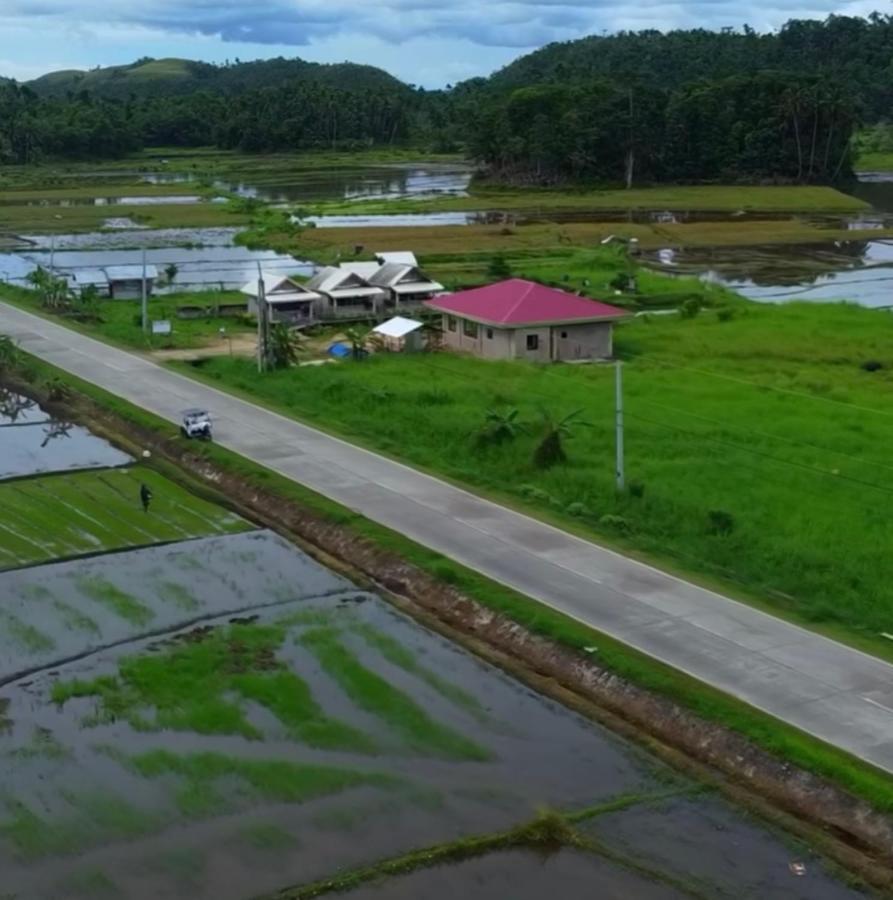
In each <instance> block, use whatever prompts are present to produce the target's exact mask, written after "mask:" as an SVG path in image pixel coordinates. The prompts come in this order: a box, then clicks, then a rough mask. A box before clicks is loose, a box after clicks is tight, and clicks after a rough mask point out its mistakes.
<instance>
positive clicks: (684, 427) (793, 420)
mask: <svg viewBox="0 0 893 900" xmlns="http://www.w3.org/2000/svg"><path fill="white" fill-rule="evenodd" d="M731 309H732V312H731V313H729V312H725V313H723V315H722V318H721V317H720V315H719V314H718V313H717V312H715V311H705V312H703V313H702V314H701V315H700V316H699V317H698V318H695V319H692V320H687V319H680V318H677V317H655V318H654V319H653V320H651V321H643V320H638V321H636V322H634V323H630V324H628V325H625V326H623V327H622V328H621V329H620V330H619V335H618V338H617V348H618V351H619V352H620V354H621V355H622V356H623V357H624V358H626V359H627V363H626V367H625V378H626V402H627V426H626V446H627V456H626V463H627V474H628V478H629V480H630V482H631V483H632V484H633V490H632V491H628V492H627V493H625V494H623V495H620V496H618V495H617V494H616V493H615V491H614V487H613V472H614V432H613V419H612V416H613V391H614V385H613V377H614V376H613V371H612V370H611V369H610V368H608V367H605V366H597V365H596V366H563V367H539V366H533V365H528V364H525V363H511V362H505V363H496V362H483V361H479V360H475V359H470V358H462V357H457V356H452V355H449V354H439V355H435V356H430V355H424V356H416V357H408V356H407V357H404V356H384V355H383V356H379V357H377V358H373V359H372V360H370V361H368V362H365V363H348V364H343V365H337V366H321V367H302V368H301V369H299V370H292V371H287V372H278V373H273V374H269V375H267V376H265V377H263V378H259V377H258V375H257V373H256V372H255V371H254V369H253V365H252V364H251V362H250V361H241V360H230V359H216V360H213V361H209V362H208V363H207V364H206V365H205V366H204V367H203V368H202V370H201V371H202V377H208V378H210V379H212V380H215V381H217V382H219V383H221V384H222V385H226V386H229V387H232V388H234V389H236V390H237V391H240V392H244V393H246V394H251V395H252V396H254V397H257V398H259V399H260V400H261V401H263V402H266V403H269V404H270V405H272V406H274V407H276V408H278V409H281V410H283V411H285V412H287V413H291V414H293V415H295V416H297V417H299V418H302V419H306V420H308V421H311V422H315V423H318V424H320V425H322V426H324V427H326V428H328V429H331V430H333V431H336V432H338V433H340V434H343V435H345V436H347V437H348V438H350V439H353V440H355V441H356V442H358V443H362V444H365V445H367V446H370V447H374V448H376V449H379V450H382V451H384V452H386V453H388V454H390V455H392V456H395V457H399V458H402V459H406V460H408V461H410V462H413V463H415V464H417V465H419V466H421V467H423V468H425V469H428V470H431V471H434V472H439V473H442V474H445V475H447V476H449V477H451V478H453V479H455V480H457V481H460V482H463V483H466V484H471V485H474V486H476V487H478V488H480V489H482V490H484V491H485V492H490V493H493V494H496V495H499V496H504V497H508V498H510V499H511V500H513V501H514V502H516V503H518V504H522V505H527V506H529V507H531V508H533V509H535V510H538V511H539V512H541V513H542V514H546V515H548V516H551V517H557V518H559V519H560V520H563V521H565V522H568V523H570V522H573V523H574V526H575V527H577V528H582V529H584V530H588V531H590V532H591V533H593V534H596V535H598V534H602V535H606V536H609V537H610V538H611V539H613V540H614V541H616V542H618V543H619V544H620V545H622V546H627V547H629V548H631V549H638V550H642V551H645V552H647V553H648V554H650V555H652V556H655V557H657V558H662V559H668V560H675V561H676V562H677V564H678V566H679V567H681V568H687V569H689V570H691V571H694V572H702V573H705V574H707V575H709V576H712V577H714V578H718V579H719V580H721V581H726V582H731V583H735V584H737V585H740V586H742V587H744V588H745V589H746V590H747V591H748V592H751V593H753V594H755V595H759V596H761V597H763V598H765V602H766V603H767V604H769V605H770V606H771V607H772V608H773V609H776V610H778V611H780V612H783V613H785V614H788V615H792V616H794V617H796V618H799V619H801V620H808V621H812V622H816V623H822V624H823V625H826V626H828V627H829V628H831V629H835V628H836V629H838V630H841V631H846V632H849V633H850V634H854V635H861V636H863V637H865V636H869V637H874V638H876V637H877V634H878V632H883V631H893V584H891V582H890V580H889V579H888V578H886V576H885V574H884V573H885V570H886V561H887V558H888V551H889V547H890V544H891V541H893V522H891V520H890V517H889V516H888V515H887V513H886V510H887V509H888V507H889V501H890V496H891V493H893V466H891V464H890V463H889V460H888V459H887V453H886V447H888V446H889V444H890V442H891V440H893V417H891V415H890V413H889V411H888V408H889V400H890V399H891V397H893V322H891V320H890V319H889V318H888V314H886V313H883V312H874V311H870V310H865V309H861V308H857V307H851V306H843V305H840V306H837V305H816V304H791V305H785V306H758V305H755V304H746V303H738V304H736V305H735V306H734V307H731ZM728 315H732V316H733V318H731V320H727V319H726V317H727V316H728ZM724 319H725V320H724ZM869 361H875V362H878V363H880V364H881V365H882V367H883V368H881V369H880V370H879V371H875V372H868V371H865V370H863V369H862V368H861V364H862V363H865V362H869ZM193 371H195V370H193ZM489 408H497V409H501V410H509V409H512V408H517V409H518V410H519V417H520V419H521V420H523V421H524V422H527V423H530V433H528V434H523V435H521V436H519V437H518V438H517V439H516V440H514V441H510V442H507V443H505V444H503V445H501V446H496V447H486V448H479V447H477V446H476V444H475V437H474V436H475V433H476V432H477V431H478V430H479V429H480V427H481V425H482V424H483V421H484V416H485V413H486V411H487V410H488V409H489ZM541 409H545V410H547V411H549V412H551V413H552V414H554V415H558V416H562V415H565V414H568V413H571V412H573V411H575V410H580V414H579V419H581V420H584V421H585V422H587V423H589V427H579V428H577V429H576V431H575V433H574V435H573V436H572V437H571V439H570V440H568V441H567V443H566V448H567V452H568V456H569V461H568V462H567V463H566V464H563V465H557V466H555V467H554V468H552V469H550V470H548V471H543V470H540V469H537V468H536V467H535V466H534V465H533V462H532V456H533V450H534V447H535V445H536V443H537V441H538V434H539V432H538V430H537V429H538V428H539V426H538V425H537V421H538V417H539V413H540V410H541ZM879 643H880V644H883V641H879Z"/></svg>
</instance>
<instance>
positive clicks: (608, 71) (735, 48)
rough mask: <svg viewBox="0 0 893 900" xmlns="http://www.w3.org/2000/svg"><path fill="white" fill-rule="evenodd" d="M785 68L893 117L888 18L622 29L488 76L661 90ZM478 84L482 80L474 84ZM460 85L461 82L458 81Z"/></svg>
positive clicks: (891, 23)
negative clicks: (756, 27) (626, 83)
mask: <svg viewBox="0 0 893 900" xmlns="http://www.w3.org/2000/svg"><path fill="white" fill-rule="evenodd" d="M766 71H785V72H791V73H798V74H800V75H827V77H828V78H829V79H830V80H831V81H832V83H834V84H837V85H840V86H844V87H846V89H847V90H849V91H850V92H852V93H853V94H854V96H855V97H856V99H857V100H858V102H859V104H860V112H861V113H862V115H863V116H864V117H865V118H866V119H867V120H868V121H876V120H878V119H887V118H890V117H891V115H893V17H891V16H886V15H880V14H878V13H874V14H872V15H871V16H870V17H869V18H867V19H862V18H857V17H854V16H829V17H828V18H827V19H825V20H824V21H819V20H812V19H792V20H790V21H789V22H787V23H786V24H785V25H784V26H783V27H782V28H781V29H780V30H779V31H778V32H775V33H770V34H758V33H757V32H755V31H753V30H751V29H750V28H747V27H745V28H744V29H743V30H742V31H740V32H737V31H731V30H723V31H706V30H704V29H694V30H690V31H670V32H667V33H662V32H659V31H639V32H621V33H619V34H614V35H605V36H592V37H586V38H583V39H581V40H577V41H569V42H566V43H560V44H549V45H548V46H546V47H543V48H542V49H540V50H537V51H535V52H533V53H530V54H528V55H527V56H523V57H521V58H520V59H517V60H515V61H514V62H513V63H511V64H510V65H508V66H506V67H505V68H504V69H502V70H500V71H499V72H496V73H495V74H494V75H493V76H492V77H491V78H490V79H488V80H487V82H486V83H487V85H488V87H490V88H492V89H498V90H511V89H515V88H519V87H526V86H529V85H531V84H539V83H543V82H561V83H565V84H567V83H568V82H580V81H584V80H590V79H593V78H612V79H621V80H623V79H632V80H636V81H638V82H640V83H645V84H651V85H654V86H659V87H662V88H666V89H670V90H672V89H674V88H678V87H681V86H682V85H685V84H690V83H692V82H696V81H705V80H706V81H714V80H717V79H721V78H730V77H732V76H742V75H755V74H757V73H760V72H766ZM480 83H481V82H480V81H479V82H478V84H480ZM460 87H462V86H460Z"/></svg>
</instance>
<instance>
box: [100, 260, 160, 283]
mask: <svg viewBox="0 0 893 900" xmlns="http://www.w3.org/2000/svg"><path fill="white" fill-rule="evenodd" d="M103 268H104V270H105V274H106V275H107V276H108V280H109V281H142V280H143V267H142V266H141V265H135V266H104V267H103ZM157 277H158V269H157V268H156V267H155V266H154V265H151V264H150V265H147V266H146V280H147V281H148V280H151V279H155V278H157Z"/></svg>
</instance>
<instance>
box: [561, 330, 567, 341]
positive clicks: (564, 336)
mask: <svg viewBox="0 0 893 900" xmlns="http://www.w3.org/2000/svg"><path fill="white" fill-rule="evenodd" d="M561 336H562V338H564V339H565V340H567V332H566V331H562V332H561Z"/></svg>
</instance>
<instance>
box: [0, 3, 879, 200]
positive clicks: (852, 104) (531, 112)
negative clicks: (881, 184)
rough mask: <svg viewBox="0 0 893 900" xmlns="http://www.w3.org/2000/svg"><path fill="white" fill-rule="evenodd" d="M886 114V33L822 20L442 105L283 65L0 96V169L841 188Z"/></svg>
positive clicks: (590, 67)
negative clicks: (287, 171) (461, 170)
mask: <svg viewBox="0 0 893 900" xmlns="http://www.w3.org/2000/svg"><path fill="white" fill-rule="evenodd" d="M891 114H893V17H890V16H881V15H877V14H875V15H872V16H870V17H869V18H868V19H859V18H853V17H844V16H831V17H830V18H828V19H826V20H825V21H823V22H820V21H800V20H795V21H791V22H788V23H787V24H786V25H785V26H784V27H783V28H782V29H781V30H780V31H779V32H778V33H777V34H762V35H761V34H757V33H756V32H754V31H751V30H749V29H744V30H743V31H740V32H738V31H729V30H725V31H721V32H709V31H704V30H693V31H673V32H669V33H667V34H662V33H660V32H657V31H643V32H637V33H621V34H617V35H613V36H600V37H589V38H584V39H582V40H579V41H573V42H569V43H564V44H552V45H550V46H548V47H544V48H542V49H541V50H538V51H536V52H534V53H532V54H529V55H527V56H524V57H522V58H520V59H518V60H516V61H515V62H514V63H512V64H511V65H509V66H507V67H506V68H504V69H502V70H501V71H499V72H496V73H495V74H494V75H492V76H491V77H490V78H477V79H472V80H470V81H467V82H464V83H462V84H459V85H457V86H456V87H454V88H449V89H447V90H442V91H424V90H421V89H417V88H414V87H412V86H411V85H407V84H404V83H403V82H401V81H399V80H398V79H396V78H394V77H393V76H392V75H389V74H388V73H387V72H385V71H383V70H381V69H378V68H375V67H372V66H360V65H353V64H349V63H343V64H338V65H321V64H318V63H309V62H305V61H303V60H300V59H291V60H286V59H282V58H279V59H272V60H267V61H262V62H250V63H243V62H239V61H236V62H235V63H231V64H226V65H210V64H207V63H198V62H190V61H188V60H180V59H159V60H150V59H144V60H139V61H137V62H136V63H134V64H132V65H129V66H117V67H112V68H106V69H95V70H91V71H89V72H72V71H65V72H54V73H51V74H49V75H45V76H44V77H42V78H39V79H37V80H36V81H33V82H30V83H29V84H27V85H19V84H16V83H15V82H11V81H4V80H2V79H0V164H2V163H29V162H34V161H35V160H40V159H45V158H52V157H63V158H69V159H90V158H101V157H108V156H120V155H122V154H125V153H128V152H131V151H133V150H136V149H139V148H140V147H144V146H199V145H207V144H213V145H216V146H218V147H222V148H226V149H239V150H244V151H252V152H265V151H279V150H304V149H316V148H325V149H339V150H351V149H362V148H366V147H374V146H393V145H401V144H402V145H412V146H416V147H419V148H420V149H434V150H438V151H445V150H465V151H466V152H467V153H468V154H469V155H470V156H472V157H474V158H475V159H476V160H478V161H480V162H481V163H483V164H484V165H485V166H487V167H488V168H489V170H490V174H491V176H492V177H493V178H498V179H503V180H508V181H514V182H524V183H527V182H529V183H537V184H554V183H559V182H590V183H626V184H633V183H636V184H642V183H648V182H661V181H713V182H719V181H722V182H794V183H829V182H836V181H840V180H842V179H844V178H846V177H848V176H849V175H850V174H851V155H852V154H851V137H852V135H853V132H854V130H855V129H856V128H857V127H859V126H860V125H862V124H872V123H877V122H883V121H889V119H890V117H891Z"/></svg>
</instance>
